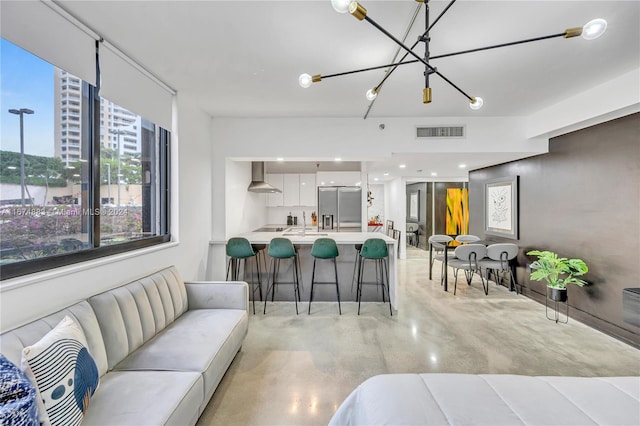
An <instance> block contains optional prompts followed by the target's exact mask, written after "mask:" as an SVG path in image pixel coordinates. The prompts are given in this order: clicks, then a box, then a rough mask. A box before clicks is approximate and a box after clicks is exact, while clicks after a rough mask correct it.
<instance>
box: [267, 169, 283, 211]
mask: <svg viewBox="0 0 640 426" xmlns="http://www.w3.org/2000/svg"><path fill="white" fill-rule="evenodd" d="M264 178H265V180H266V181H267V183H268V184H270V185H273V186H275V187H276V188H278V189H282V190H283V192H284V189H283V187H284V185H283V184H284V175H283V174H282V173H268V174H266V175H265V177H264ZM283 192H276V193H269V194H267V207H279V206H282V205H283V203H284V193H283Z"/></svg>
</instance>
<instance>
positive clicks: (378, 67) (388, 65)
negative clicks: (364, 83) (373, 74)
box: [321, 60, 419, 79]
mask: <svg viewBox="0 0 640 426" xmlns="http://www.w3.org/2000/svg"><path fill="white" fill-rule="evenodd" d="M416 62H419V61H418V60H411V61H406V62H394V63H392V64H386V65H378V66H376V67H369V68H361V69H358V70H353V71H345V72H339V73H336V74H329V75H322V76H321V77H322V78H323V79H325V78H331V77H340V76H343V75H349V74H355V73H359V72H365V71H373V70H379V69H381V68H388V67H397V66H400V65H407V64H415V63H416Z"/></svg>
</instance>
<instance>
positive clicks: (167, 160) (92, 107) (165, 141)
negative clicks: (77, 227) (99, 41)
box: [0, 81, 171, 281]
mask: <svg viewBox="0 0 640 426" xmlns="http://www.w3.org/2000/svg"><path fill="white" fill-rule="evenodd" d="M82 84H83V85H86V86H87V87H88V89H87V90H88V100H89V101H88V102H87V104H88V105H87V107H88V117H91V118H90V119H89V120H88V122H87V126H88V131H89V143H88V144H87V149H88V150H89V152H88V158H89V159H90V161H88V163H87V167H88V168H89V170H88V174H87V176H88V180H89V182H88V183H87V185H88V188H89V191H90V194H89V197H88V201H89V203H88V204H89V205H88V206H87V207H88V208H90V209H92V211H96V210H95V209H100V206H101V204H100V148H101V146H100V124H99V123H100V108H101V106H100V96H99V93H98V91H99V89H98V88H96V87H94V86H92V85H91V84H89V83H87V82H84V81H83V83H82ZM156 130H157V131H158V132H159V135H158V141H159V145H160V146H159V150H158V152H159V154H158V163H159V170H158V172H159V177H158V185H159V186H160V188H159V191H158V192H159V199H158V200H157V202H158V206H154V207H155V208H159V215H160V223H159V229H158V233H159V234H160V235H156V236H153V237H145V238H140V239H136V240H132V241H127V242H122V243H118V244H112V245H106V246H100V215H99V214H97V215H91V216H89V241H90V242H91V243H92V245H93V248H88V249H82V250H78V251H75V252H70V253H62V254H57V255H53V256H46V257H40V258H35V259H28V260H22V261H19V262H15V263H7V264H5V265H2V266H1V267H0V269H1V272H2V273H1V274H0V275H1V276H0V280H1V281H4V280H7V279H11V278H16V277H20V276H24V275H28V274H33V273H37V272H43V271H47V270H50V269H54V268H59V267H63V266H68V265H72V264H76V263H81V262H87V261H90V260H94V259H99V258H103V257H107V256H113V255H116V254H121V253H126V252H130V251H134V250H139V249H142V248H146V247H151V246H154V245H158V244H163V243H168V242H170V241H171V227H170V218H171V186H170V185H171V170H170V169H171V133H170V132H169V131H168V130H166V129H164V128H162V127H160V126H158V125H157V124H156Z"/></svg>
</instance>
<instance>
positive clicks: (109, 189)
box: [107, 163, 111, 204]
mask: <svg viewBox="0 0 640 426" xmlns="http://www.w3.org/2000/svg"><path fill="white" fill-rule="evenodd" d="M107 203H108V204H111V164H109V163H107Z"/></svg>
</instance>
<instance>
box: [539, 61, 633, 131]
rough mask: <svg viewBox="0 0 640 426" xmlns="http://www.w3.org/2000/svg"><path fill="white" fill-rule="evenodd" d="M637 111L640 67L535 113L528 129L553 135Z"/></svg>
mask: <svg viewBox="0 0 640 426" xmlns="http://www.w3.org/2000/svg"><path fill="white" fill-rule="evenodd" d="M638 111H640V68H636V69H635V70H632V71H629V72H628V73H626V74H623V75H621V76H619V77H617V78H615V79H613V80H610V81H607V82H606V83H603V84H600V85H598V86H595V87H591V88H590V89H589V90H587V91H585V92H582V93H579V94H577V95H575V96H572V97H570V98H567V99H565V100H563V101H562V102H559V103H557V104H555V105H551V106H549V107H547V108H545V109H543V110H541V111H538V112H537V113H535V114H532V115H531V116H529V117H528V118H527V121H526V132H527V135H529V136H530V137H537V136H540V135H545V136H547V137H554V136H559V135H562V134H566V133H569V132H573V131H576V130H579V129H583V128H585V127H589V126H595V125H596V124H599V123H604V122H605V121H609V120H613V119H616V118H619V117H623V116H625V115H629V114H633V113H635V112H638Z"/></svg>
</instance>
